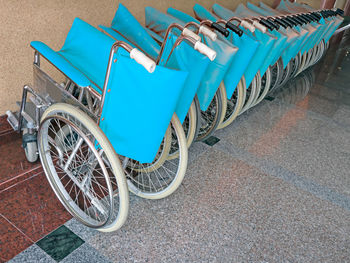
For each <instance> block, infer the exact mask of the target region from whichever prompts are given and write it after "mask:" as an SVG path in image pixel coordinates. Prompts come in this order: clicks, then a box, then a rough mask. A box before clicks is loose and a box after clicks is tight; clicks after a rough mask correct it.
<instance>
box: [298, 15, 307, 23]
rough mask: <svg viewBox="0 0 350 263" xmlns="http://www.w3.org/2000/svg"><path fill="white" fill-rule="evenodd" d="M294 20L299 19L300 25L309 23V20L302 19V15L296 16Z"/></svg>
mask: <svg viewBox="0 0 350 263" xmlns="http://www.w3.org/2000/svg"><path fill="white" fill-rule="evenodd" d="M295 18H296V19H299V21H301V23H302V24H308V23H310V22H311V21H310V20H309V19H307V18H305V17H303V16H302V15H296V16H295Z"/></svg>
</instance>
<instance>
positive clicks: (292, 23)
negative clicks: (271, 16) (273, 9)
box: [285, 16, 298, 27]
mask: <svg viewBox="0 0 350 263" xmlns="http://www.w3.org/2000/svg"><path fill="white" fill-rule="evenodd" d="M285 19H286V20H287V21H288V22H289V23H290V24H291V25H292V27H293V26H297V25H298V24H297V23H296V22H295V21H294V20H293V19H292V18H291V17H289V16H286V17H285Z"/></svg>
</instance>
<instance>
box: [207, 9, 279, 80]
mask: <svg viewBox="0 0 350 263" xmlns="http://www.w3.org/2000/svg"><path fill="white" fill-rule="evenodd" d="M212 9H213V11H214V12H215V14H217V15H219V16H220V17H221V18H223V19H225V20H229V19H230V18H231V17H244V16H245V15H244V14H240V13H238V12H232V11H231V10H228V9H226V8H224V7H222V6H220V5H218V4H214V5H213V7H212ZM243 30H244V32H245V34H247V35H248V36H250V37H251V38H253V39H256V40H257V41H259V43H260V45H259V46H258V48H257V50H256V53H255V55H254V56H253V58H252V60H251V61H250V63H249V65H248V66H247V68H246V70H245V72H244V76H245V80H246V85H247V86H249V85H250V84H251V82H252V81H253V79H254V77H255V75H256V74H257V73H258V71H259V70H260V69H261V66H262V65H263V62H264V60H266V58H267V56H268V54H269V52H270V51H271V49H272V47H273V45H274V43H275V40H276V38H275V37H274V36H269V35H268V34H264V33H262V32H261V31H259V30H255V32H254V33H252V32H250V31H249V30H246V29H243ZM263 73H265V72H262V74H263Z"/></svg>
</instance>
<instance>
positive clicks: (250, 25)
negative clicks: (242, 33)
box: [241, 20, 255, 33]
mask: <svg viewBox="0 0 350 263" xmlns="http://www.w3.org/2000/svg"><path fill="white" fill-rule="evenodd" d="M241 26H242V27H244V28H245V29H248V30H249V31H250V32H252V33H254V31H255V27H254V26H253V25H252V24H251V23H249V22H248V21H245V20H243V21H242V22H241Z"/></svg>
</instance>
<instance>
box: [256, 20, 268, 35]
mask: <svg viewBox="0 0 350 263" xmlns="http://www.w3.org/2000/svg"><path fill="white" fill-rule="evenodd" d="M253 26H254V27H255V28H257V29H259V30H260V31H261V32H263V33H264V34H265V33H266V31H267V28H266V26H264V25H262V24H260V23H259V22H258V21H256V20H254V22H253Z"/></svg>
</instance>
